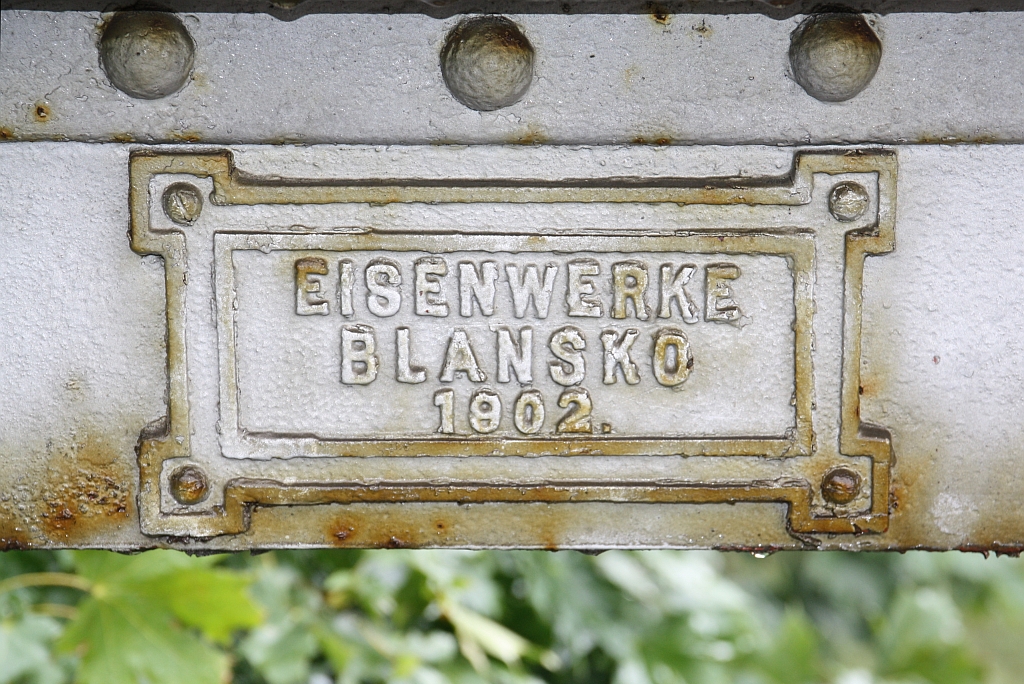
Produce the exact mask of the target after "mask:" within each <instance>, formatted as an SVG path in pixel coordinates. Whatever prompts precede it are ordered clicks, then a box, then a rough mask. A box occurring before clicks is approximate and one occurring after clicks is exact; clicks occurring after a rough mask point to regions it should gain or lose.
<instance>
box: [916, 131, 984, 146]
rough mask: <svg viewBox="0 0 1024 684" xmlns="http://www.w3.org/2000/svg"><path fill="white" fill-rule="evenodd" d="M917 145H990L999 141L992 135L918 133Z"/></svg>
mask: <svg viewBox="0 0 1024 684" xmlns="http://www.w3.org/2000/svg"><path fill="white" fill-rule="evenodd" d="M914 142H915V143H917V144H919V145H992V144H995V143H998V142H999V138H998V137H996V136H994V135H985V134H978V135H928V134H925V135H920V136H918V137H917V138H916V139H915V140H914Z"/></svg>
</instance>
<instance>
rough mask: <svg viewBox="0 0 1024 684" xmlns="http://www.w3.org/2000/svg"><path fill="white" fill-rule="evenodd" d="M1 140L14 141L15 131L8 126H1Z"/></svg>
mask: <svg viewBox="0 0 1024 684" xmlns="http://www.w3.org/2000/svg"><path fill="white" fill-rule="evenodd" d="M0 140H14V131H12V130H11V129H10V128H7V127H6V126H0Z"/></svg>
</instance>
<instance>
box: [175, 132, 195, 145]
mask: <svg viewBox="0 0 1024 684" xmlns="http://www.w3.org/2000/svg"><path fill="white" fill-rule="evenodd" d="M171 137H172V138H174V139H175V140H180V141H181V142H190V143H197V142H202V140H203V136H202V134H201V133H199V131H171Z"/></svg>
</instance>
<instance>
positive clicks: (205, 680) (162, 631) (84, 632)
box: [61, 594, 228, 684]
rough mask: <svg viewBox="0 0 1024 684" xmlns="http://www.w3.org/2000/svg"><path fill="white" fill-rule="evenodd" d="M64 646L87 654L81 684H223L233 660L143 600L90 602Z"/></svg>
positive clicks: (123, 597)
mask: <svg viewBox="0 0 1024 684" xmlns="http://www.w3.org/2000/svg"><path fill="white" fill-rule="evenodd" d="M61 645H62V646H63V647H64V648H69V649H70V648H75V649H76V650H80V651H81V652H82V661H81V665H80V667H79V670H78V678H77V680H76V681H78V682H80V683H81V684H138V683H139V682H147V683H148V684H181V683H182V682H189V683H190V684H220V683H221V682H222V681H224V679H225V677H226V676H227V672H228V658H227V656H225V655H224V654H223V653H221V652H219V651H217V650H216V649H214V648H213V647H211V646H209V645H207V644H205V643H203V642H202V641H201V640H200V639H199V638H198V637H197V636H195V635H193V634H191V633H189V632H187V631H184V630H182V629H180V628H177V627H175V626H174V625H173V624H172V614H171V613H170V611H168V610H167V609H166V608H165V607H163V606H161V605H160V604H159V603H157V602H155V601H152V600H149V599H145V598H142V597H139V596H126V595H118V594H114V595H111V596H107V597H103V598H95V597H94V598H88V599H85V600H84V601H83V602H82V603H81V605H80V606H79V614H78V617H77V618H76V619H75V620H74V621H73V622H72V624H71V625H70V626H69V627H68V630H67V631H66V632H65V634H64V637H63V638H62V639H61Z"/></svg>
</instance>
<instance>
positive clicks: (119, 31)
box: [100, 12, 196, 100]
mask: <svg viewBox="0 0 1024 684" xmlns="http://www.w3.org/2000/svg"><path fill="white" fill-rule="evenodd" d="M195 51H196V46H195V43H194V42H192V36H190V35H189V33H188V30H187V29H186V28H185V26H184V24H182V23H181V21H179V20H178V18H177V17H176V16H174V15H173V14H168V13H166V12H119V13H118V14H116V15H115V16H114V18H113V19H112V20H111V21H110V23H109V24H107V27H106V28H105V29H104V31H103V37H102V38H101V39H100V62H101V63H102V64H103V70H104V71H105V72H106V73H107V78H109V79H110V82H111V83H113V84H114V86H115V87H116V88H117V89H118V90H121V91H122V92H124V93H126V94H128V95H131V96H132V97H136V98H139V99H143V100H156V99H158V98H161V97H167V96H168V95H171V94H173V93H176V92H178V91H179V90H181V88H182V87H183V86H184V85H185V83H186V82H187V81H188V79H189V76H191V74H192V66H193V63H194V61H195Z"/></svg>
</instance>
